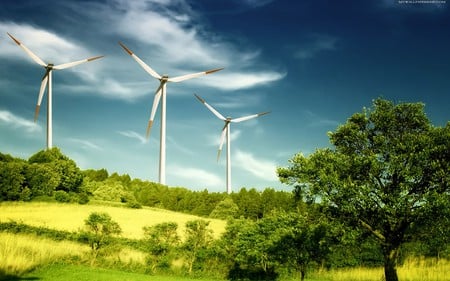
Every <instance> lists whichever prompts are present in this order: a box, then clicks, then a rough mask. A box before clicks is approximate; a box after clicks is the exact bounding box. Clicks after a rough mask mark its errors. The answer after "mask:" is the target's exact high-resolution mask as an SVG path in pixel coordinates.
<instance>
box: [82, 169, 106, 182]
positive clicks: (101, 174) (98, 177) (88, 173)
mask: <svg viewBox="0 0 450 281" xmlns="http://www.w3.org/2000/svg"><path fill="white" fill-rule="evenodd" d="M82 174H83V175H84V176H85V177H86V178H88V179H89V180H92V181H104V180H106V179H107V178H108V177H109V174H108V171H107V170H106V169H99V170H92V169H88V170H84V171H82Z"/></svg>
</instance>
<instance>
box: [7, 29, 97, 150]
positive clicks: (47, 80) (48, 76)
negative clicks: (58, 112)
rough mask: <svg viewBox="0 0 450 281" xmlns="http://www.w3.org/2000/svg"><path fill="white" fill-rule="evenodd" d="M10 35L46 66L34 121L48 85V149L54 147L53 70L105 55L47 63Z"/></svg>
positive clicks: (33, 57) (35, 59)
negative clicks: (66, 61)
mask: <svg viewBox="0 0 450 281" xmlns="http://www.w3.org/2000/svg"><path fill="white" fill-rule="evenodd" d="M8 35H9V37H11V39H12V40H13V41H14V42H15V43H16V44H17V45H19V46H20V47H21V48H22V49H23V50H24V51H25V52H26V53H27V54H28V55H29V56H30V57H31V58H32V59H33V60H34V61H35V62H36V63H37V64H39V65H41V66H43V67H44V68H45V74H44V77H43V78H42V82H41V88H40V90H39V96H38V101H37V105H36V111H35V113H34V122H36V120H37V118H38V115H39V109H40V107H41V102H42V98H43V96H44V92H45V88H46V87H47V86H48V97H47V149H50V148H52V145H53V129H52V128H53V126H52V71H53V70H54V69H55V70H61V69H66V68H69V67H73V66H76V65H79V64H82V63H85V62H89V61H93V60H96V59H99V58H102V57H103V56H98V57H92V58H88V59H84V60H79V61H74V62H69V63H64V64H59V65H54V64H52V63H45V62H44V61H43V60H42V59H40V58H39V57H38V56H36V55H35V54H34V53H33V52H31V51H30V50H29V49H28V48H27V47H25V45H23V44H22V43H21V42H20V41H19V40H17V39H16V38H14V37H13V36H12V35H11V34H9V33H8Z"/></svg>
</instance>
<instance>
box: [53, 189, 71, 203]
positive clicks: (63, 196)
mask: <svg viewBox="0 0 450 281" xmlns="http://www.w3.org/2000/svg"><path fill="white" fill-rule="evenodd" d="M55 200H56V201H58V202H61V203H68V202H70V195H69V194H68V193H67V192H65V191H63V190H58V191H56V192H55Z"/></svg>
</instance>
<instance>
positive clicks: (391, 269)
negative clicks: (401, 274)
mask: <svg viewBox="0 0 450 281" xmlns="http://www.w3.org/2000/svg"><path fill="white" fill-rule="evenodd" d="M397 254H398V249H397V248H395V249H392V248H390V247H388V249H385V250H384V278H385V280H386V281H398V276H397V268H396V259H397Z"/></svg>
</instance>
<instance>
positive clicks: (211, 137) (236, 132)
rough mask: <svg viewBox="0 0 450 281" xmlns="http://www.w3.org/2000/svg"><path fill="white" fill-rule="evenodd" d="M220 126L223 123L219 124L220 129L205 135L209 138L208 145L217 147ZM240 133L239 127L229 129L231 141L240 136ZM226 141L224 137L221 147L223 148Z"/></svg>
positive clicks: (220, 131)
mask: <svg viewBox="0 0 450 281" xmlns="http://www.w3.org/2000/svg"><path fill="white" fill-rule="evenodd" d="M218 127H219V126H218ZM222 128H223V125H221V126H220V130H217V133H216V134H211V135H209V136H207V139H208V140H209V141H208V143H209V145H211V146H217V148H219V145H220V137H221V134H222ZM241 133H242V131H241V130H239V129H231V135H230V140H231V142H233V141H235V140H237V139H238V138H239V137H240V136H241ZM226 141H227V140H226V139H225V142H224V146H223V149H225V145H226Z"/></svg>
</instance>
